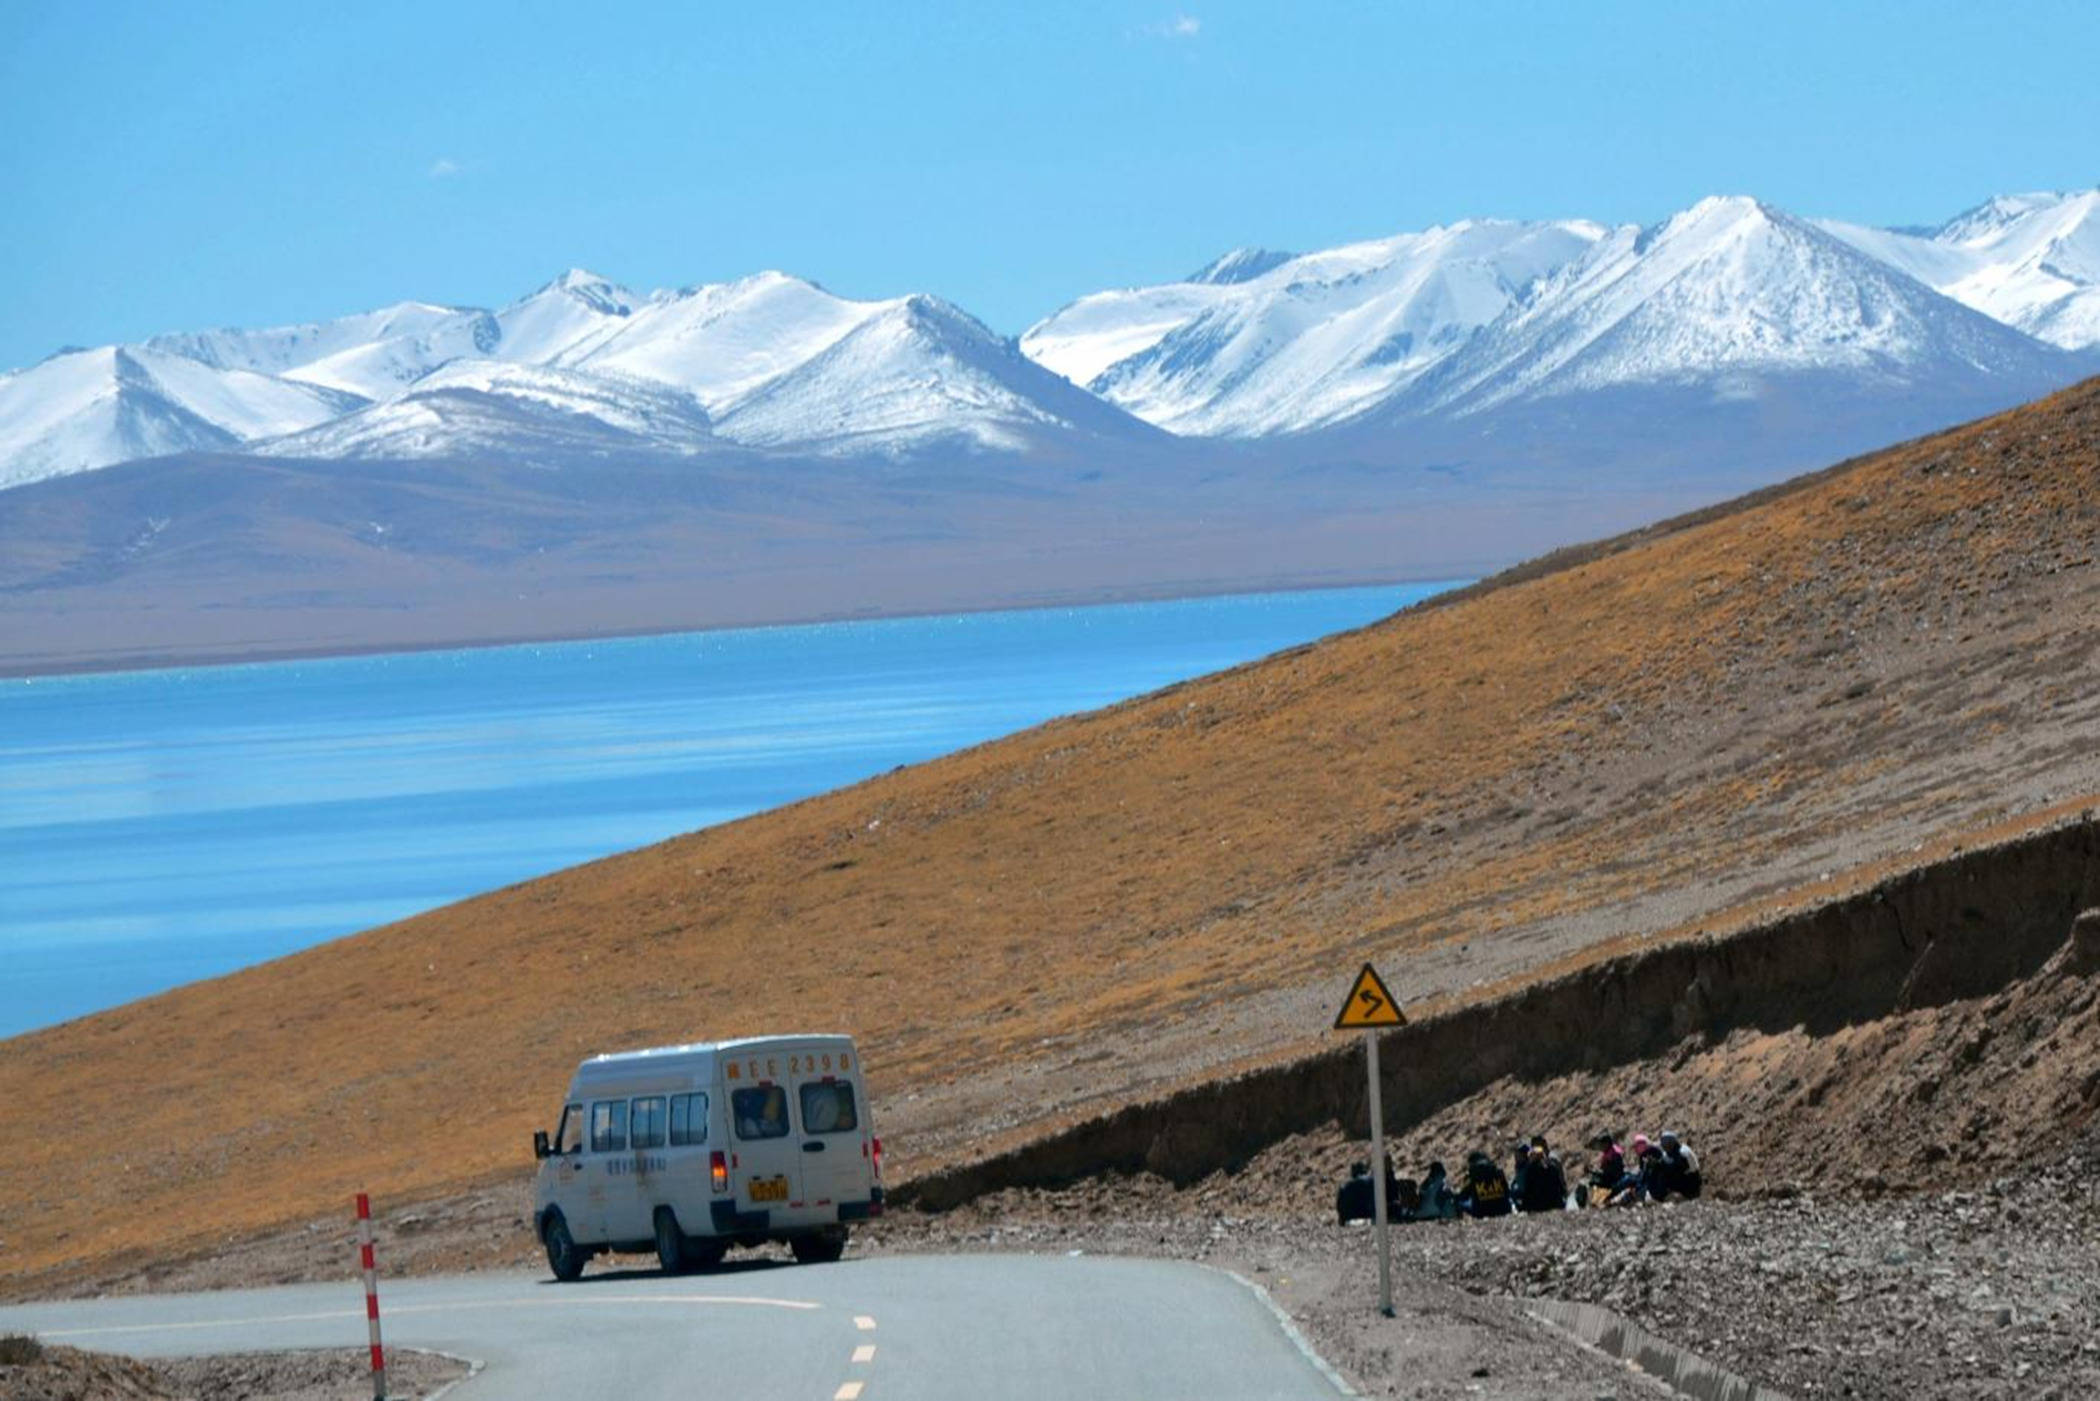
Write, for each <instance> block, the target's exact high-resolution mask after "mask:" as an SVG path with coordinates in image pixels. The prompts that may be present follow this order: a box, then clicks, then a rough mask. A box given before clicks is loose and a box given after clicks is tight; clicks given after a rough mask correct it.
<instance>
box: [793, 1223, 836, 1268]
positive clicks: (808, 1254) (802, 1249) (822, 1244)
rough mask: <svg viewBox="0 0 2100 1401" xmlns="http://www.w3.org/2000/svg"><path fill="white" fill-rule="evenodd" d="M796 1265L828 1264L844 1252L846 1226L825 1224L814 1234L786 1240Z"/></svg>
mask: <svg viewBox="0 0 2100 1401" xmlns="http://www.w3.org/2000/svg"><path fill="white" fill-rule="evenodd" d="M788 1249H790V1250H792V1251H794V1252H795V1263H796V1264H798V1265H829V1264H831V1263H832V1262H833V1261H834V1260H837V1259H838V1258H839V1257H840V1256H841V1255H844V1254H845V1253H846V1228H845V1227H844V1226H827V1227H825V1228H824V1229H823V1230H821V1231H818V1232H817V1233H816V1234H814V1235H807V1236H796V1237H794V1238H793V1239H792V1240H790V1241H789V1242H788Z"/></svg>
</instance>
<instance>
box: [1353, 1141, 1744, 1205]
mask: <svg viewBox="0 0 2100 1401" xmlns="http://www.w3.org/2000/svg"><path fill="white" fill-rule="evenodd" d="M1589 1146H1590V1147H1591V1148H1592V1149H1594V1150H1596V1153H1597V1161H1596V1165H1595V1166H1594V1167H1593V1168H1592V1169H1591V1170H1590V1172H1589V1174H1588V1175H1587V1176H1586V1177H1583V1178H1580V1179H1578V1180H1575V1181H1572V1182H1571V1181H1570V1180H1569V1177H1568V1174H1567V1171H1566V1169H1565V1168H1563V1167H1562V1166H1561V1161H1560V1155H1559V1154H1558V1153H1556V1152H1554V1151H1553V1149H1552V1147H1551V1146H1550V1145H1549V1144H1548V1143H1547V1142H1546V1139H1545V1136H1544V1135H1543V1134H1535V1135H1533V1136H1532V1137H1531V1138H1530V1139H1528V1140H1520V1141H1519V1142H1518V1143H1517V1145H1516V1148H1515V1150H1514V1155H1513V1156H1514V1160H1515V1161H1514V1163H1513V1164H1512V1170H1511V1171H1510V1172H1509V1173H1507V1174H1505V1173H1504V1172H1503V1171H1502V1168H1501V1165H1500V1164H1498V1163H1497V1162H1496V1161H1495V1160H1494V1159H1493V1158H1490V1157H1489V1156H1488V1155H1487V1154H1486V1153H1483V1152H1481V1151H1479V1150H1478V1149H1475V1150H1474V1151H1473V1152H1471V1153H1469V1154H1467V1155H1466V1170H1465V1174H1464V1176H1462V1177H1461V1178H1460V1179H1459V1181H1458V1182H1457V1183H1456V1184H1453V1183H1452V1182H1451V1180H1450V1179H1449V1177H1448V1176H1447V1175H1446V1173H1445V1171H1444V1165H1443V1164H1442V1163H1440V1162H1434V1163H1431V1164H1430V1165H1429V1169H1428V1171H1427V1172H1425V1173H1424V1174H1423V1175H1422V1178H1421V1180H1420V1181H1419V1182H1418V1181H1416V1180H1415V1179H1414V1178H1411V1177H1395V1176H1394V1175H1393V1166H1392V1163H1391V1161H1390V1160H1388V1161H1387V1163H1386V1165H1385V1180H1386V1213H1387V1219H1388V1220H1391V1221H1439V1220H1448V1219H1450V1218H1453V1217H1458V1216H1472V1217H1483V1216H1507V1215H1509V1214H1510V1213H1511V1212H1512V1211H1574V1210H1576V1209H1577V1208H1580V1207H1594V1206H1640V1205H1642V1204H1644V1203H1647V1202H1664V1201H1669V1200H1671V1199H1673V1198H1675V1199H1680V1200H1682V1199H1689V1198H1692V1197H1696V1196H1698V1195H1699V1191H1700V1188H1701V1187H1702V1186H1703V1185H1704V1183H1703V1180H1702V1178H1701V1177H1700V1173H1699V1156H1698V1154H1696V1153H1694V1152H1693V1151H1692V1149H1691V1145H1689V1144H1687V1143H1686V1142H1685V1141H1684V1140H1683V1139H1682V1138H1680V1137H1679V1136H1678V1135H1677V1133H1676V1132H1675V1131H1674V1130H1671V1129H1664V1130H1663V1131H1662V1133H1661V1134H1659V1135H1657V1136H1656V1138H1655V1139H1654V1140H1653V1141H1651V1140H1650V1139H1649V1137H1648V1135H1646V1134H1644V1133H1637V1134H1635V1135H1634V1136H1633V1142H1632V1145H1631V1147H1630V1148H1622V1147H1620V1146H1619V1136H1618V1135H1617V1134H1613V1133H1600V1134H1598V1135H1596V1136H1595V1137H1594V1138H1592V1139H1591V1140H1590V1144H1589ZM1376 1190H1377V1188H1376V1186H1375V1184H1374V1183H1373V1182H1372V1180H1371V1173H1370V1168H1369V1166H1368V1165H1367V1164H1364V1163H1358V1164H1357V1165H1356V1168H1355V1171H1354V1173H1353V1175H1352V1176H1351V1177H1350V1179H1349V1180H1348V1181H1347V1182H1345V1183H1343V1184H1342V1187H1341V1190H1340V1191H1339V1192H1338V1193H1336V1195H1335V1203H1334V1208H1335V1215H1336V1216H1337V1217H1338V1218H1339V1219H1340V1221H1341V1224H1343V1225H1345V1226H1346V1225H1348V1224H1349V1223H1350V1222H1351V1221H1368V1220H1371V1219H1372V1216H1373V1211H1374V1207H1375V1193H1376Z"/></svg>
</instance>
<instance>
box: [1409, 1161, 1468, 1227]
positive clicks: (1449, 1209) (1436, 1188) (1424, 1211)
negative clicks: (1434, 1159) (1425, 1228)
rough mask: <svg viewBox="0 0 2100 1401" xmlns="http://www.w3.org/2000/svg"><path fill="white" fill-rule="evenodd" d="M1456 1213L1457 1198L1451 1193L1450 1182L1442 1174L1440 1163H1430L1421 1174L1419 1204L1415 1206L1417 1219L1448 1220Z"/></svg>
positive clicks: (1442, 1169)
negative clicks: (1427, 1168) (1426, 1169)
mask: <svg viewBox="0 0 2100 1401" xmlns="http://www.w3.org/2000/svg"><path fill="white" fill-rule="evenodd" d="M1457 1215H1458V1198H1457V1197H1455V1196H1453V1195H1452V1193H1451V1182H1450V1179H1448V1178H1447V1177H1446V1176H1445V1175H1444V1165H1443V1164H1442V1163H1431V1164H1430V1165H1429V1170H1428V1171H1427V1172H1426V1173H1424V1174H1423V1175H1422V1191H1421V1205H1419V1206H1418V1207H1416V1208H1415V1219H1416V1220H1417V1221H1449V1220H1451V1219H1452V1218H1453V1217H1455V1216H1457Z"/></svg>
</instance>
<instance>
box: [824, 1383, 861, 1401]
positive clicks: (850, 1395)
mask: <svg viewBox="0 0 2100 1401" xmlns="http://www.w3.org/2000/svg"><path fill="white" fill-rule="evenodd" d="M864 1385H866V1383H864V1382H847V1383H846V1384H845V1385H844V1386H842V1387H840V1388H839V1389H838V1390H837V1391H834V1392H832V1393H831V1401H860V1389H861V1387H862V1386H864Z"/></svg>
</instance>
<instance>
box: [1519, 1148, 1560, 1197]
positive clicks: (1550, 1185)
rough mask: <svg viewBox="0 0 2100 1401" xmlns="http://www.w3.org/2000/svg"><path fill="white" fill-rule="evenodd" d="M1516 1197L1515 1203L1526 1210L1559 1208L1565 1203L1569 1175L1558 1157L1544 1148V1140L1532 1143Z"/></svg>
mask: <svg viewBox="0 0 2100 1401" xmlns="http://www.w3.org/2000/svg"><path fill="white" fill-rule="evenodd" d="M1517 1197H1518V1201H1517V1205H1518V1206H1519V1207H1520V1208H1522V1209H1523V1210H1525V1211H1559V1210H1561V1209H1562V1208H1564V1207H1566V1206H1567V1204H1568V1175H1567V1173H1566V1172H1565V1171H1563V1170H1562V1168H1561V1165H1560V1159H1559V1158H1558V1157H1556V1156H1554V1155H1553V1154H1552V1153H1550V1152H1548V1151H1547V1149H1546V1145H1545V1142H1544V1140H1540V1141H1538V1142H1535V1143H1533V1144H1532V1145H1531V1163H1530V1165H1529V1166H1528V1167H1527V1168H1526V1170H1525V1173H1524V1186H1523V1187H1522V1188H1521V1189H1519V1190H1518V1193H1517Z"/></svg>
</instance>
